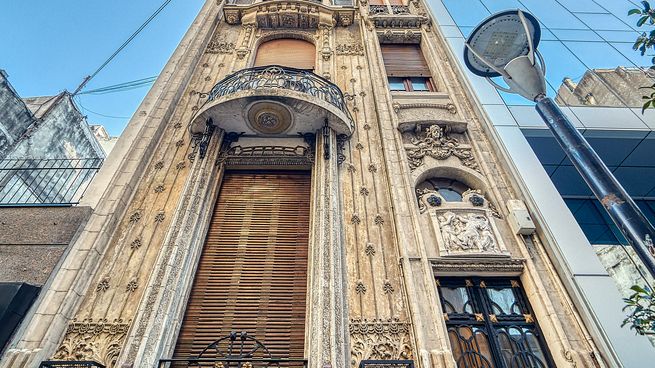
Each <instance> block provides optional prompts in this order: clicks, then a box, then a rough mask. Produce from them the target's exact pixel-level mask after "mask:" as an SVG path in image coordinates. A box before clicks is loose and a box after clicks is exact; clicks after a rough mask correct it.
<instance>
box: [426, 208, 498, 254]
mask: <svg viewBox="0 0 655 368" xmlns="http://www.w3.org/2000/svg"><path fill="white" fill-rule="evenodd" d="M437 220H438V221H439V228H440V230H441V235H442V237H443V240H444V242H445V244H444V245H445V247H446V249H447V250H448V251H449V252H458V253H489V252H491V253H498V252H500V249H499V248H498V245H497V244H496V240H495V239H494V237H493V233H492V229H491V225H490V224H489V219H487V218H486V217H485V216H484V215H481V214H475V213H470V214H467V215H457V214H455V213H453V212H446V213H444V214H442V215H440V216H439V217H438V218H437Z"/></svg>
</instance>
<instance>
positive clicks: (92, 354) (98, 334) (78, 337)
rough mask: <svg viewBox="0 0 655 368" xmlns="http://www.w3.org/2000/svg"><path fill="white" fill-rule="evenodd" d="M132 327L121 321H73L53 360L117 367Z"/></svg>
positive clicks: (109, 367)
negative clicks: (126, 337) (91, 362)
mask: <svg viewBox="0 0 655 368" xmlns="http://www.w3.org/2000/svg"><path fill="white" fill-rule="evenodd" d="M129 327H130V325H129V323H125V322H124V321H123V320H121V319H116V320H114V321H113V322H112V323H108V322H107V320H106V319H102V320H99V321H95V322H94V321H93V320H91V319H85V320H83V321H82V322H77V321H76V320H73V322H71V323H70V324H69V325H68V329H67V330H66V335H65V336H64V341H63V342H62V343H61V345H60V346H59V348H58V349H57V351H56V352H55V355H54V357H53V359H55V360H78V361H79V360H88V361H96V362H98V363H101V364H104V365H105V366H107V367H108V368H111V367H114V366H115V364H116V360H117V359H118V355H119V354H120V352H121V347H122V345H123V340H125V336H127V331H128V329H129Z"/></svg>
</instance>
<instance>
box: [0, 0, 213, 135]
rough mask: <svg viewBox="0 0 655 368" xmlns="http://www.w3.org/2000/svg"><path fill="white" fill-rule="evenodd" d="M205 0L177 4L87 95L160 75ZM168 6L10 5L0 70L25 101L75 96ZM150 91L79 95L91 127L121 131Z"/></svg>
mask: <svg viewBox="0 0 655 368" xmlns="http://www.w3.org/2000/svg"><path fill="white" fill-rule="evenodd" d="M204 1H205V0H172V1H171V3H170V4H169V5H168V7H167V8H166V9H165V10H164V11H163V12H162V13H160V14H159V16H158V17H157V18H156V19H155V20H153V21H152V22H151V23H150V24H149V25H148V27H147V28H146V29H144V30H143V31H142V32H141V33H140V34H139V36H137V38H136V39H134V40H133V41H132V43H131V44H130V45H128V46H127V47H126V48H125V49H124V50H123V51H122V53H121V54H119V55H118V56H117V57H116V58H115V59H114V60H113V61H112V63H110V64H109V65H108V66H107V67H106V68H105V69H103V71H101V72H100V74H98V75H97V76H96V77H95V78H94V79H93V80H92V81H91V82H89V84H88V86H87V89H93V88H98V87H104V86H107V85H112V84H117V83H122V82H127V81H131V80H135V79H141V78H146V77H151V76H155V75H157V74H159V72H160V71H161V69H162V68H163V67H164V65H165V64H166V61H167V60H168V58H169V57H170V55H171V54H172V53H173V51H174V50H175V47H176V46H177V44H178V43H179V41H180V40H181V39H182V37H183V35H184V33H185V32H186V30H187V28H188V27H189V25H190V24H191V23H192V22H193V19H194V18H195V16H196V15H197V13H198V11H199V10H200V8H201V7H202V5H203V3H204ZM162 3H163V0H111V1H96V0H63V1H62V0H49V1H44V0H5V1H3V2H2V5H1V6H0V7H1V9H2V10H1V11H0V35H2V37H1V38H0V45H2V46H0V69H4V70H5V71H6V72H7V73H8V74H9V81H10V82H11V84H12V85H13V87H14V88H15V89H16V90H17V91H18V93H19V94H20V95H21V96H22V97H30V96H47V95H54V94H57V93H59V92H61V91H63V90H64V89H66V90H69V91H74V90H75V88H76V87H77V86H78V85H79V83H80V82H81V81H82V79H83V78H84V76H86V75H89V74H91V73H92V72H93V71H95V70H96V69H97V68H98V67H99V66H100V65H101V64H102V62H104V60H105V59H106V58H107V57H109V56H110V55H111V54H112V53H113V52H114V51H115V50H116V49H117V48H118V47H119V46H120V45H121V44H122V43H123V42H124V41H125V40H126V39H127V38H128V37H129V36H130V35H131V34H132V33H133V32H134V31H135V30H136V29H137V28H138V27H139V26H140V25H141V24H142V23H143V22H144V21H145V20H146V19H147V18H148V17H149V16H150V15H151V14H152V13H153V12H154V11H155V10H156V9H157V8H158V7H159V6H160V5H161V4H162ZM148 89H149V86H147V87H141V88H139V89H136V90H131V91H127V92H120V93H113V94H105V95H98V96H93V95H82V96H80V102H81V105H82V106H83V107H85V108H86V109H88V110H91V111H94V112H96V113H99V114H102V115H108V116H113V117H118V118H109V117H103V116H100V115H97V114H94V113H91V112H90V111H88V110H84V109H82V112H84V113H85V114H86V115H88V117H89V122H90V123H92V124H102V125H104V126H105V127H106V128H107V130H108V131H109V132H110V134H112V135H118V134H120V132H121V131H122V130H123V128H124V127H125V125H126V124H127V121H128V120H129V117H130V116H131V115H132V114H133V113H134V111H135V110H136V108H137V107H138V105H139V103H140V102H141V100H142V99H143V97H144V96H145V94H146V93H147V92H148Z"/></svg>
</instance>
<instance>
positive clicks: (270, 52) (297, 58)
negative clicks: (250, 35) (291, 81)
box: [255, 38, 316, 70]
mask: <svg viewBox="0 0 655 368" xmlns="http://www.w3.org/2000/svg"><path fill="white" fill-rule="evenodd" d="M315 62H316V48H315V47H314V45H313V44H312V43H310V42H307V41H303V40H296V39H293V38H282V39H277V40H271V41H268V42H264V43H262V44H261V45H259V47H258V48H257V56H256V57H255V66H264V65H282V66H288V67H291V68H296V69H309V70H314V63H315Z"/></svg>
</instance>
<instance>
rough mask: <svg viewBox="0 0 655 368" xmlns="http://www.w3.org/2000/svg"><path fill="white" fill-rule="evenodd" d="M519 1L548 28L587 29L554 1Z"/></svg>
mask: <svg viewBox="0 0 655 368" xmlns="http://www.w3.org/2000/svg"><path fill="white" fill-rule="evenodd" d="M521 3H523V5H525V6H526V7H527V8H528V10H529V11H530V12H531V13H532V14H534V15H535V16H536V17H537V18H538V19H539V21H541V22H542V23H543V24H545V25H546V26H547V27H548V28H567V29H588V27H587V26H586V25H585V24H584V23H582V22H581V21H580V20H578V18H576V17H575V16H574V15H573V14H571V12H569V11H568V10H566V8H564V7H563V6H561V5H560V4H559V3H558V2H556V1H552V0H551V1H544V0H521Z"/></svg>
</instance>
